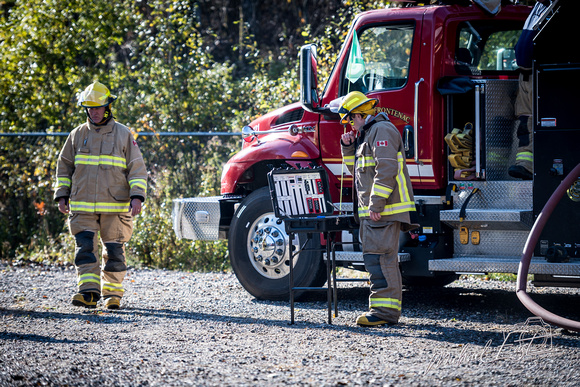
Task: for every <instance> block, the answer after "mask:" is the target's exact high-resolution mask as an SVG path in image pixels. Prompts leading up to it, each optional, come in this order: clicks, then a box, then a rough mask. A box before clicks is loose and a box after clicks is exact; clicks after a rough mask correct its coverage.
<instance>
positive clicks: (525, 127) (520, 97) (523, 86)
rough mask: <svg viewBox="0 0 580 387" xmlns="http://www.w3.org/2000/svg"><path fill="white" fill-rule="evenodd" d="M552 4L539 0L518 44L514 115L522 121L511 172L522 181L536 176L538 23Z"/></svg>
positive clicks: (518, 131) (509, 171)
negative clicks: (534, 111) (534, 112)
mask: <svg viewBox="0 0 580 387" xmlns="http://www.w3.org/2000/svg"><path fill="white" fill-rule="evenodd" d="M551 3H552V2H551V0H537V2H536V5H535V6H534V8H533V9H532V12H530V15H529V16H528V19H527V20H526V23H525V24H524V28H523V30H522V34H521V35H520V38H519V39H518V43H517V44H516V62H517V64H518V66H519V72H520V76H519V81H518V94H517V96H516V103H515V114H516V116H517V117H518V120H519V124H518V128H517V132H516V134H517V137H518V149H517V153H516V163H515V164H514V165H512V166H510V167H509V169H508V173H509V175H510V176H512V177H515V178H518V179H522V180H532V179H533V177H534V174H533V171H534V153H533V152H534V150H533V148H534V138H533V122H532V105H533V96H534V95H533V83H532V79H533V74H532V63H533V48H534V37H535V36H536V34H537V33H538V30H537V26H536V24H537V23H538V22H539V20H541V18H542V17H543V15H544V13H545V12H546V11H547V10H548V9H549V7H550V4H551Z"/></svg>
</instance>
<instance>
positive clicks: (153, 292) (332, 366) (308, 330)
mask: <svg viewBox="0 0 580 387" xmlns="http://www.w3.org/2000/svg"><path fill="white" fill-rule="evenodd" d="M74 284H75V275H74V270H71V269H70V268H67V269H62V268H30V267H26V268H21V267H20V268H12V267H8V266H3V267H0V323H1V328H0V385H2V386H6V385H10V386H12V385H27V386H28V385H73V386H77V385H122V386H140V385H155V386H166V385H177V386H179V385H236V386H239V385H248V386H250V385H266V384H267V385H308V386H336V385H373V386H374V385H378V386H380V385H387V386H388V385H413V386H431V385H434V386H455V385H457V386H464V385H470V386H471V385H496V386H510V385H511V386H516V385H517V386H522V385H541V386H544V385H546V386H577V385H579V384H580V363H579V360H580V349H579V347H580V335H578V334H576V333H570V332H566V331H563V330H562V329H555V328H551V329H550V327H548V328H545V327H542V326H541V325H539V324H531V325H528V326H525V327H521V326H520V325H518V324H520V323H524V322H525V321H526V319H527V318H528V317H530V316H531V315H530V313H529V312H527V310H526V309H525V308H524V307H523V306H522V305H521V304H520V303H519V301H518V300H517V297H516V296H515V293H514V291H513V287H514V284H513V283H511V284H510V283H504V282H498V281H483V280H480V279H473V278H468V279H465V280H461V281H456V282H454V283H453V284H451V285H449V286H448V287H446V288H441V289H435V290H433V289H431V290H425V289H406V290H405V292H404V296H403V297H404V298H403V308H404V309H403V317H402V320H401V324H399V325H397V326H393V327H380V328H362V327H358V326H356V324H355V323H354V321H355V318H356V316H357V315H358V314H359V313H360V312H362V311H364V310H365V308H366V305H367V296H368V290H367V285H366V284H364V283H357V282H347V283H341V284H340V287H341V289H340V290H339V315H338V316H337V317H336V318H335V319H334V321H333V324H332V325H328V324H327V323H326V316H327V312H326V303H325V295H324V294H322V293H316V294H314V295H313V296H311V297H310V298H309V299H307V300H306V301H303V302H300V303H299V304H297V310H296V324H294V325H289V320H290V308H289V304H288V302H271V301H258V300H255V299H254V298H253V297H252V296H250V295H249V294H248V293H247V292H245V291H244V290H243V289H242V287H241V286H240V285H239V283H238V281H237V280H236V278H235V277H234V276H233V275H232V274H229V273H209V274H207V273H203V274H202V273H185V272H177V271H162V270H133V269H132V270H130V271H129V273H128V278H127V281H126V289H127V291H126V296H125V298H124V300H123V302H124V308H123V309H121V310H118V311H107V310H105V309H103V308H102V307H99V308H97V309H96V310H94V311H87V310H84V309H80V308H77V307H73V306H72V305H70V304H69V301H70V298H71V296H72V294H73V293H74V290H75V285H74ZM531 292H533V293H535V294H534V295H533V297H534V299H536V300H537V301H538V302H539V303H540V304H541V305H544V306H549V308H550V309H551V310H552V311H553V312H556V313H560V314H563V315H565V316H566V317H568V318H572V319H575V320H579V319H580V308H578V305H579V304H578V300H579V297H578V294H579V292H578V290H577V289H565V288H543V289H532V290H531ZM518 332H521V333H518ZM510 333H511V334H510ZM508 334H509V335H508ZM534 334H535V335H536V337H535V338H534V339H533V340H531V339H530V338H533V337H534V336H533V335H534ZM506 335H507V340H506V341H505V345H502V344H503V343H504V337H505V336H506ZM539 336H545V338H542V337H539ZM518 339H523V340H526V339H527V340H528V341H520V342H518V341H517V340H518ZM526 343H527V345H525V344H526Z"/></svg>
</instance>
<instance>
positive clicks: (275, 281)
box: [228, 187, 326, 300]
mask: <svg viewBox="0 0 580 387" xmlns="http://www.w3.org/2000/svg"><path fill="white" fill-rule="evenodd" d="M303 238H305V236H302V235H301V236H300V243H304V240H305V239H303ZM228 248H229V253H230V262H231V264H232V269H233V270H234V273H235V274H236V277H237V278H238V281H240V283H241V284H242V286H243V287H244V289H246V290H247V291H248V292H249V293H250V294H251V295H253V296H254V297H256V298H258V299H263V300H288V299H289V296H290V293H289V278H288V276H289V273H290V254H291V251H296V250H297V249H298V248H299V244H298V241H296V240H294V243H293V244H291V243H290V240H289V237H288V234H287V233H286V230H285V228H284V222H283V221H282V220H280V219H278V218H276V216H275V215H274V211H273V209H272V202H271V199H270V193H269V191H268V187H264V188H260V189H258V190H256V191H255V192H253V193H252V194H250V195H249V196H248V197H247V198H245V199H244V200H243V201H242V203H241V204H240V206H239V207H238V209H237V211H236V213H235V215H234V218H233V220H232V223H231V225H230V235H229V244H228ZM306 249H316V250H318V251H304V252H302V253H300V254H299V255H298V256H296V257H294V260H293V262H294V283H295V286H300V287H313V286H321V285H323V284H324V282H325V281H326V266H325V265H324V263H323V260H322V255H321V254H322V253H321V252H320V251H319V250H320V240H319V239H318V238H317V235H315V236H314V238H312V239H311V240H310V241H309V242H308V244H307V245H306ZM296 296H297V297H299V296H300V292H296Z"/></svg>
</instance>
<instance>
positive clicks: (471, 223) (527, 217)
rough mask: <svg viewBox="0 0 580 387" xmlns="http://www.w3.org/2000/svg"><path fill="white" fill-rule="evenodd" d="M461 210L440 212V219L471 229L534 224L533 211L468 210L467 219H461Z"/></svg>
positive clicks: (504, 227) (451, 224)
mask: <svg viewBox="0 0 580 387" xmlns="http://www.w3.org/2000/svg"><path fill="white" fill-rule="evenodd" d="M460 212H461V211H460V210H446V211H441V212H440V217H441V218H440V219H441V221H442V222H445V223H446V224H448V225H449V226H451V227H453V228H457V229H458V228H459V227H461V226H465V227H468V228H470V229H477V230H479V229H486V230H524V231H529V230H531V228H532V225H533V214H532V211H527V210H467V211H466V214H465V219H464V220H463V221H461V220H460V219H459V214H460Z"/></svg>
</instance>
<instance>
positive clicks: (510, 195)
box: [451, 181, 533, 211]
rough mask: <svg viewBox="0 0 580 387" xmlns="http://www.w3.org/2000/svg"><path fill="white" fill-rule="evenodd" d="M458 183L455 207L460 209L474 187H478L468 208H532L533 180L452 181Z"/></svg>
mask: <svg viewBox="0 0 580 387" xmlns="http://www.w3.org/2000/svg"><path fill="white" fill-rule="evenodd" d="M451 183H454V184H456V185H457V188H458V192H455V193H454V194H453V208H454V209H460V208H461V206H462V205H463V203H464V202H465V200H466V199H467V197H468V196H469V194H471V192H472V190H473V188H478V189H479V190H480V192H478V193H476V194H475V195H474V196H473V197H472V198H471V199H470V200H469V204H468V207H467V208H468V209H470V210H473V209H504V210H513V209H519V210H530V211H531V210H532V206H533V202H532V182H531V181H451Z"/></svg>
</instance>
